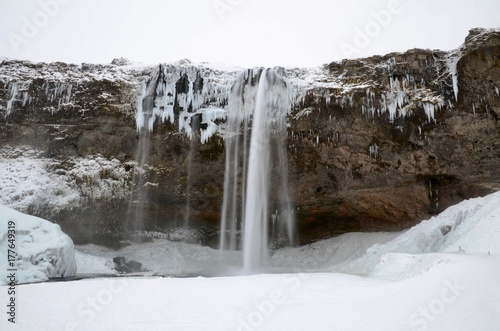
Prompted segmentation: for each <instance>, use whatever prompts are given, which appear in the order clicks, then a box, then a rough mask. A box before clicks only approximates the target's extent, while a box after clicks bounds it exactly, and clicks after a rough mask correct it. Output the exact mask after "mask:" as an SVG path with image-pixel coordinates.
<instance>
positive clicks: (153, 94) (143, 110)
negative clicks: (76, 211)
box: [125, 65, 165, 233]
mask: <svg viewBox="0 0 500 331" xmlns="http://www.w3.org/2000/svg"><path fill="white" fill-rule="evenodd" d="M164 81H165V75H164V71H163V68H162V66H161V65H160V66H158V68H157V69H156V70H155V71H154V72H153V75H152V76H151V78H150V79H149V80H148V81H147V82H146V83H145V84H144V85H143V87H142V91H141V95H140V96H139V98H138V100H137V118H136V122H137V124H138V125H137V131H138V134H139V142H138V146H137V151H136V155H135V160H136V162H137V165H138V166H140V167H142V166H143V165H145V164H147V163H148V161H149V152H150V149H151V130H150V128H149V126H148V127H146V126H145V125H140V124H144V123H152V122H154V118H155V117H156V115H155V112H154V109H155V100H156V99H157V98H163V97H164V94H165V91H164V89H163V86H164ZM151 128H152V124H151ZM140 167H138V168H137V169H135V171H134V175H133V178H132V185H133V187H134V189H133V190H132V195H131V197H130V202H129V207H128V213H127V220H126V222H127V223H126V229H125V230H126V231H129V232H131V233H137V232H138V231H142V230H143V224H144V206H145V205H146V204H147V202H148V191H147V188H146V184H147V183H148V181H147V179H146V178H145V177H144V174H143V171H142V168H140Z"/></svg>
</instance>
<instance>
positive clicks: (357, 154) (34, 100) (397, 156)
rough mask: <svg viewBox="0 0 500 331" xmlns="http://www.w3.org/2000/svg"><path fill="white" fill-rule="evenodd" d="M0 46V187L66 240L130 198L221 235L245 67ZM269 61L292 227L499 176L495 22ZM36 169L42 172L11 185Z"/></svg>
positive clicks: (89, 235)
mask: <svg viewBox="0 0 500 331" xmlns="http://www.w3.org/2000/svg"><path fill="white" fill-rule="evenodd" d="M0 61H1V63H0V146H1V147H2V149H1V150H0V161H1V162H2V163H3V166H2V167H3V168H4V169H12V170H10V171H7V170H4V172H2V176H4V179H2V182H1V184H2V187H0V201H2V202H3V203H4V204H7V205H10V206H13V207H15V208H17V209H19V210H21V211H24V212H31V213H33V214H36V215H37V216H42V217H46V218H49V219H51V220H53V221H56V222H58V223H59V224H60V225H61V227H62V228H63V230H64V232H66V233H68V234H69V235H70V236H71V237H72V238H73V240H74V241H75V243H84V242H96V243H106V244H108V245H111V244H112V243H116V242H117V241H118V240H119V239H120V238H121V237H122V236H123V230H124V227H125V226H126V224H127V222H130V218H131V217H132V218H133V216H131V215H132V214H134V213H137V212H138V211H140V213H141V215H143V216H142V217H143V219H144V227H143V228H142V230H146V231H148V233H149V234H155V233H159V232H162V233H170V234H171V233H172V232H169V231H171V230H172V229H174V228H176V227H179V226H182V225H183V224H185V221H186V220H189V221H190V225H191V226H192V227H193V228H194V230H193V232H192V233H191V236H190V237H191V238H196V240H197V241H202V242H206V243H209V244H213V245H216V239H214V238H217V231H218V222H219V219H220V210H221V206H222V196H223V192H222V189H223V178H224V166H225V164H224V162H225V150H224V139H223V138H224V134H225V119H226V112H227V107H226V105H227V98H228V91H229V89H230V87H231V85H232V83H233V81H234V77H235V75H236V74H237V73H238V71H239V70H240V69H238V68H221V67H215V66H213V65H209V64H203V63H202V64H193V63H190V62H189V61H187V60H183V61H180V62H178V63H175V64H168V65H161V66H144V65H133V64H130V63H128V62H127V61H125V60H123V59H122V60H119V61H114V62H113V63H112V64H110V65H90V64H82V65H68V64H64V63H52V64H44V63H42V64H35V63H30V62H24V61H15V60H8V59H3V60H0ZM279 71H280V73H282V74H283V75H284V76H285V77H286V78H287V79H288V81H289V83H290V84H291V86H293V91H294V100H295V104H294V107H293V111H292V114H291V116H290V117H289V118H288V138H287V141H286V144H287V150H288V160H289V169H290V173H289V181H290V191H291V194H292V199H293V204H294V206H295V210H296V215H297V219H298V224H299V237H300V240H301V242H302V243H305V242H310V241H313V240H317V239H320V238H325V237H329V236H332V235H335V234H340V233H344V232H348V231H378V230H384V231H392V230H400V229H404V228H408V227H410V226H412V225H413V224H415V223H416V222H418V221H420V220H422V219H425V218H429V217H430V215H432V214H435V213H437V212H439V211H442V210H443V209H445V208H446V207H448V206H450V205H452V204H456V203H458V202H460V201H461V200H463V199H466V198H471V197H476V196H482V195H485V194H488V193H491V192H493V191H497V190H500V170H499V169H500V126H499V123H498V117H499V116H500V93H499V89H500V31H499V30H482V29H474V30H471V32H470V34H469V36H467V38H466V40H465V43H464V44H463V45H462V46H461V47H460V48H459V49H457V50H455V51H451V52H443V51H431V50H421V49H413V50H409V51H407V52H405V53H394V54H388V55H385V56H374V57H371V58H365V59H357V60H344V61H342V62H340V63H337V62H335V63H330V64H328V65H325V66H324V67H322V68H307V69H306V68H286V69H285V68H279ZM155 75H157V76H158V77H156V76H155ZM154 77H156V78H154ZM151 79H157V80H158V81H161V82H160V84H156V85H155V87H156V90H154V91H150V92H147V91H146V89H147V87H148V85H147V84H146V82H148V80H151ZM148 105H149V106H148ZM147 109H152V110H151V111H149V112H148V110H147ZM144 155H146V157H144ZM16 162H17V163H16ZM23 162H24V163H23ZM26 162H29V163H30V164H31V165H32V166H31V168H26V171H20V170H19V169H20V168H22V167H21V166H17V167H16V166H14V165H15V164H26ZM16 169H17V170H16ZM22 169H24V168H22ZM30 174H31V175H30ZM33 174H36V178H37V180H39V181H40V182H42V183H44V184H40V185H39V186H36V185H31V186H29V185H28V186H26V187H25V186H23V185H21V183H23V182H26V181H30V180H31V177H30V176H35V175H33ZM44 176H45V177H44ZM42 177H43V178H47V180H46V181H41V179H40V178H42ZM137 178H140V180H137ZM31 182H33V183H34V182H37V181H36V180H31ZM56 184H57V185H56ZM139 190H142V191H143V192H144V193H143V195H140V196H139V195H137V192H138V191H139ZM132 211H133V212H132Z"/></svg>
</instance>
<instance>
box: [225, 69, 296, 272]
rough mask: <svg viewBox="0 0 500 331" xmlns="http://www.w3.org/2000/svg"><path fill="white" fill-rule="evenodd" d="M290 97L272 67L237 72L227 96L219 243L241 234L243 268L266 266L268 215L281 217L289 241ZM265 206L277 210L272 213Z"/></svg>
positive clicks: (233, 245) (228, 243)
mask: <svg viewBox="0 0 500 331" xmlns="http://www.w3.org/2000/svg"><path fill="white" fill-rule="evenodd" d="M290 101H291V91H290V89H289V84H288V82H287V81H286V80H285V79H284V78H283V77H282V76H281V75H280V74H279V73H278V72H277V71H276V70H274V69H262V68H256V69H251V70H247V71H245V72H243V73H241V74H240V75H239V76H238V77H237V79H236V81H235V83H234V85H233V87H232V88H231V92H230V95H229V112H228V118H227V128H226V138H225V139H226V140H225V143H226V171H225V178H224V200H223V206H222V217H221V237H220V247H221V249H230V250H234V249H238V248H240V247H239V245H238V238H240V239H243V245H242V248H243V256H244V262H243V264H244V269H245V271H247V272H251V271H253V270H256V269H258V268H261V267H265V265H266V261H267V254H268V245H269V221H270V219H271V218H273V219H274V220H275V221H278V222H285V226H284V228H285V229H286V231H285V232H286V233H285V234H284V235H285V236H287V237H288V239H289V242H290V243H292V242H293V237H294V216H293V212H292V206H291V203H290V199H289V194H288V165H287V164H288V163H287V153H286V139H287V130H286V116H287V115H288V114H289V113H290V109H291V102H290ZM250 119H251V136H250V137H248V136H247V131H248V127H249V125H250ZM242 123H243V141H241V142H240V131H241V126H242ZM240 160H241V161H242V162H240ZM271 196H272V197H273V199H272V200H271ZM238 197H241V199H240V202H238V200H239V199H238ZM273 207H276V208H273ZM270 210H273V211H274V210H277V212H276V213H275V214H273V215H274V216H272V215H271V214H270ZM279 215H281V217H278V216H279ZM273 223H274V222H273ZM273 228H274V224H273ZM241 232H243V235H242V236H241V235H240V234H241Z"/></svg>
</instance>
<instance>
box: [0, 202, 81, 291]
mask: <svg viewBox="0 0 500 331" xmlns="http://www.w3.org/2000/svg"><path fill="white" fill-rule="evenodd" d="M0 224H1V228H0V249H1V251H0V259H1V261H2V265H5V264H4V263H7V262H8V261H9V259H10V257H9V256H8V255H13V254H12V252H9V248H10V247H13V246H14V245H15V248H14V250H15V253H16V254H15V255H16V259H15V261H14V265H13V266H10V265H8V268H7V267H4V268H2V269H1V270H0V284H1V283H7V282H8V281H7V275H8V271H7V270H8V269H12V268H13V269H15V270H16V271H15V274H16V280H17V283H19V284H20V283H29V282H39V281H45V280H48V279H49V278H57V277H70V276H74V275H75V274H76V261H75V252H74V246H73V241H72V240H71V238H69V237H68V236H67V235H66V234H65V233H63V232H62V231H61V228H60V227H59V225H57V224H53V223H51V222H49V221H46V220H44V219H41V218H38V217H35V216H30V215H26V214H23V213H20V212H18V211H15V210H13V209H10V208H8V207H5V206H3V205H0ZM9 228H10V229H15V237H12V236H10V237H9ZM10 234H12V232H10ZM9 246H10V247H9Z"/></svg>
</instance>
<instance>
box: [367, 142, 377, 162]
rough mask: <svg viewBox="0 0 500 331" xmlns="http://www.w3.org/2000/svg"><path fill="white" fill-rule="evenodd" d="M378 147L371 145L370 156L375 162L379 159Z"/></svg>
mask: <svg viewBox="0 0 500 331" xmlns="http://www.w3.org/2000/svg"><path fill="white" fill-rule="evenodd" d="M378 149H379V148H378V145H377V144H373V145H370V147H369V154H370V158H371V159H373V160H377V158H378Z"/></svg>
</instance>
